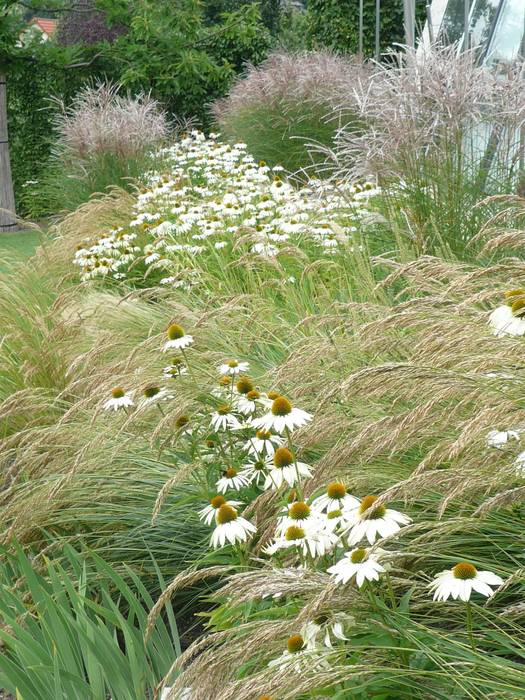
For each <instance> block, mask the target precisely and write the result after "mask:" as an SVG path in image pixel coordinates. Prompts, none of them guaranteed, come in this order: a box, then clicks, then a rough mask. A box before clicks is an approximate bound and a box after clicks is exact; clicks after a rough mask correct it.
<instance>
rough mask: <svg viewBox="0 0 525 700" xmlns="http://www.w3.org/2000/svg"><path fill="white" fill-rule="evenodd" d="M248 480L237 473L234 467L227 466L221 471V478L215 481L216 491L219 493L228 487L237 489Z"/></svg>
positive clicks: (246, 483)
mask: <svg viewBox="0 0 525 700" xmlns="http://www.w3.org/2000/svg"><path fill="white" fill-rule="evenodd" d="M249 483H250V482H249V480H248V479H247V478H246V476H244V475H243V474H239V472H238V470H237V469H235V467H228V469H225V470H224V471H223V473H222V476H221V478H220V479H219V480H218V481H217V484H216V486H217V491H218V492H219V493H226V491H228V489H234V491H239V490H240V489H243V488H244V487H245V486H248V485H249Z"/></svg>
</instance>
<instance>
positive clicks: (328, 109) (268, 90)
mask: <svg viewBox="0 0 525 700" xmlns="http://www.w3.org/2000/svg"><path fill="white" fill-rule="evenodd" d="M365 73H366V69H365V68H364V66H363V65H361V64H360V63H359V62H358V61H356V60H354V59H348V58H341V57H339V56H336V55H335V54H332V53H330V52H328V51H317V52H311V53H308V52H304V53H297V54H287V53H284V52H277V53H274V54H272V55H271V56H270V57H269V58H267V59H266V61H264V62H263V63H262V64H261V65H260V66H259V67H253V66H252V67H250V68H249V69H248V72H247V74H246V76H245V77H244V78H242V79H241V80H239V82H237V84H236V85H235V86H234V87H233V88H232V89H231V90H230V93H229V95H228V96H227V97H226V98H224V99H222V100H219V101H217V102H215V104H214V105H213V113H214V116H215V119H216V121H217V124H218V126H219V128H220V130H221V132H222V133H223V135H224V136H225V137H226V138H227V139H228V140H230V141H233V142H244V143H246V144H247V145H248V150H249V151H250V153H251V154H252V155H253V156H254V157H255V159H256V160H265V161H267V162H268V163H269V164H270V165H272V166H273V165H277V164H279V165H282V166H283V167H284V168H286V169H287V170H289V171H290V172H295V171H298V170H300V169H308V168H309V167H310V166H311V165H312V164H313V163H316V162H317V163H319V162H320V158H319V156H318V155H316V154H315V153H314V152H313V151H312V149H309V148H308V145H309V144H316V145H323V146H329V145H330V144H331V143H332V141H333V139H334V136H335V134H336V133H337V130H338V129H339V128H340V127H341V126H342V124H343V123H344V124H348V123H349V122H350V123H351V124H352V126H353V128H355V127H356V126H357V123H356V121H355V120H354V119H352V116H351V114H350V112H351V109H352V107H353V98H352V95H353V90H352V85H353V82H354V81H359V80H360V79H361V78H362V77H363V76H364V75H365Z"/></svg>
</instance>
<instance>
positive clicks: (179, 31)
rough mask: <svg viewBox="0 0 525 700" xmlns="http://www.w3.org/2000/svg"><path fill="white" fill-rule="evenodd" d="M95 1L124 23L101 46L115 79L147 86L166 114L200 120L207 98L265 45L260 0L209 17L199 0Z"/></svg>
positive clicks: (267, 38)
mask: <svg viewBox="0 0 525 700" xmlns="http://www.w3.org/2000/svg"><path fill="white" fill-rule="evenodd" d="M98 7H100V8H103V9H105V10H106V12H107V14H108V17H109V18H110V20H111V21H113V22H118V23H120V24H122V25H124V26H126V27H128V32H127V33H126V34H125V35H123V36H121V37H119V38H118V39H117V40H116V41H115V42H114V43H113V44H111V45H108V46H107V47H106V51H105V55H106V57H108V58H111V60H113V61H114V62H115V63H116V64H117V66H120V75H119V80H120V81H121V82H122V83H123V84H124V85H126V86H128V87H129V88H130V89H131V90H132V91H140V90H143V89H144V86H147V87H148V88H149V89H151V91H152V94H153V95H154V97H155V98H156V99H158V100H159V101H160V102H162V103H163V104H164V105H165V106H166V107H167V108H168V111H169V112H170V113H171V114H173V115H176V116H178V117H195V116H196V117H198V118H199V119H200V121H201V122H204V123H205V122H206V121H207V119H208V118H209V113H208V104H209V102H210V101H212V100H213V99H214V98H215V97H217V96H219V95H222V94H224V92H225V91H226V90H227V88H228V87H229V85H230V83H231V81H232V80H233V78H234V77H235V74H236V73H237V72H239V71H240V70H242V68H243V66H244V64H245V63H246V62H251V63H258V62H260V61H261V60H262V59H263V58H264V57H265V56H266V53H267V51H268V48H269V46H270V34H269V32H268V30H267V28H266V27H265V26H264V24H263V22H262V19H261V13H260V7H259V3H249V4H241V5H240V6H239V7H238V8H237V9H235V10H232V11H229V12H220V13H219V14H218V15H217V17H216V18H215V21H214V22H213V23H209V21H207V17H206V13H205V9H206V4H205V3H201V2H199V1H198V0H177V2H173V0H131V1H130V2H128V1H127V0H99V2H98Z"/></svg>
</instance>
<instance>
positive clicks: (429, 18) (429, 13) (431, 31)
mask: <svg viewBox="0 0 525 700" xmlns="http://www.w3.org/2000/svg"><path fill="white" fill-rule="evenodd" d="M425 9H426V11H427V27H428V38H429V39H430V43H431V44H433V43H434V27H433V26H432V10H431V7H430V4H429V3H427V5H426V8H425Z"/></svg>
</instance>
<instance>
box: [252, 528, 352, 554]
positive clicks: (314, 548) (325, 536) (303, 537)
mask: <svg viewBox="0 0 525 700" xmlns="http://www.w3.org/2000/svg"><path fill="white" fill-rule="evenodd" d="M338 540H339V538H338V537H337V535H335V534H334V533H333V532H332V531H331V530H329V529H327V528H326V527H325V526H324V524H323V523H322V522H320V521H310V522H302V523H296V524H294V525H290V526H289V527H288V528H287V529H286V531H285V532H284V533H283V534H282V535H280V536H278V537H276V538H275V539H274V541H273V542H272V543H271V544H269V545H267V546H266V547H265V548H264V552H265V553H266V554H270V555H272V554H275V553H276V552H279V551H280V550H282V549H290V548H291V547H295V548H296V549H297V550H299V551H300V552H301V553H302V554H303V555H304V556H307V555H310V556H312V557H322V556H324V555H325V554H326V553H327V552H330V551H332V550H333V548H334V547H335V545H336V544H337V542H338Z"/></svg>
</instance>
